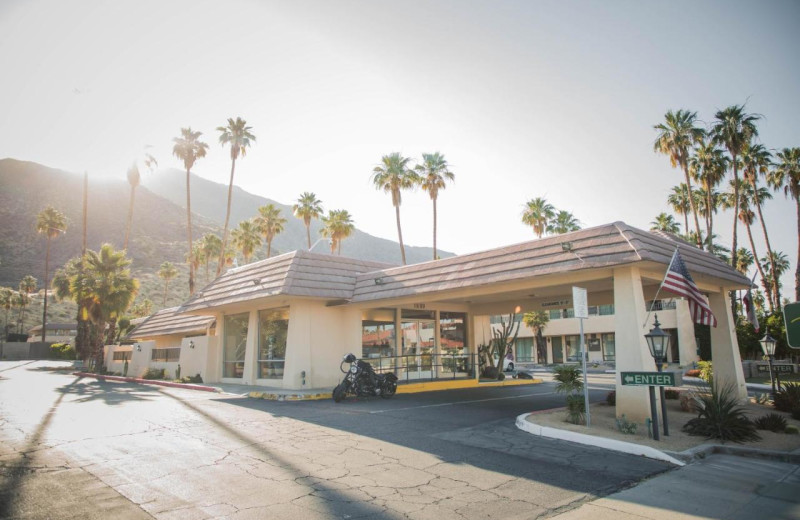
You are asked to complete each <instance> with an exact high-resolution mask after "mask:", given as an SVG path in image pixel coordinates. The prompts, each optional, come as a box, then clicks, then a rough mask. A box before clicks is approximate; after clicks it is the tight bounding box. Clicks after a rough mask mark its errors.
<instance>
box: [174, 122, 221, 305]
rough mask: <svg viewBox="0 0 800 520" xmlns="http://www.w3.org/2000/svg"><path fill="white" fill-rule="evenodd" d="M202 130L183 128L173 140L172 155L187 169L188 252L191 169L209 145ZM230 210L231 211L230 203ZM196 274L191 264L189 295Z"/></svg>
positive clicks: (190, 220) (190, 236) (190, 212)
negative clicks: (204, 140) (205, 141)
mask: <svg viewBox="0 0 800 520" xmlns="http://www.w3.org/2000/svg"><path fill="white" fill-rule="evenodd" d="M201 135H203V133H202V132H193V131H192V129H191V127H187V128H181V135H180V137H174V138H173V139H172V142H173V143H175V144H174V145H173V146H172V155H174V156H175V157H177V158H178V159H180V160H181V161H183V167H184V168H185V169H186V243H187V244H188V246H189V249H188V252H189V254H191V252H192V247H193V245H192V244H193V242H194V241H193V239H192V197H191V191H190V189H189V181H190V179H191V171H192V167H193V166H194V163H195V162H196V161H197V159H200V158H202V157H205V156H206V151H207V150H208V145H207V144H206V143H204V142H202V141H201V140H200V136H201ZM228 211H230V204H229V208H228ZM194 274H195V270H194V268H193V267H192V266H191V265H190V266H189V296H191V295H193V294H194Z"/></svg>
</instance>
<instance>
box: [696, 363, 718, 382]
mask: <svg viewBox="0 0 800 520" xmlns="http://www.w3.org/2000/svg"><path fill="white" fill-rule="evenodd" d="M697 367H698V368H699V369H700V379H702V380H703V381H705V382H706V383H708V384H709V385H710V384H712V383H713V382H714V367H713V366H712V365H711V361H698V362H697Z"/></svg>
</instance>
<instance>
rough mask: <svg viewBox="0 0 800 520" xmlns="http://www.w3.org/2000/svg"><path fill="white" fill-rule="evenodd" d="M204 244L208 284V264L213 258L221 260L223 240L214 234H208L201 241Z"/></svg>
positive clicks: (204, 261) (204, 260)
mask: <svg viewBox="0 0 800 520" xmlns="http://www.w3.org/2000/svg"><path fill="white" fill-rule="evenodd" d="M201 240H202V243H203V263H205V266H206V283H208V263H209V262H210V261H211V259H212V258H217V259H218V258H219V252H220V250H221V249H222V239H221V238H219V237H218V236H217V235H215V234H214V233H206V234H205V235H203V238H202V239H201Z"/></svg>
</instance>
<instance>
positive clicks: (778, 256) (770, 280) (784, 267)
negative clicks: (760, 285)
mask: <svg viewBox="0 0 800 520" xmlns="http://www.w3.org/2000/svg"><path fill="white" fill-rule="evenodd" d="M772 257H773V258H774V259H775V270H774V271H773V270H772V267H771V264H770V262H769V258H768V257H767V256H764V257H762V258H761V263H763V264H764V270H765V271H766V272H767V277H766V279H765V282H764V284H765V287H766V286H769V287H774V286H775V285H776V284H775V281H776V280H777V286H778V287H779V288H780V287H781V276H783V273H785V272H786V271H788V270H789V267H790V265H789V258H787V257H786V255H785V254H783V253H782V252H780V251H772Z"/></svg>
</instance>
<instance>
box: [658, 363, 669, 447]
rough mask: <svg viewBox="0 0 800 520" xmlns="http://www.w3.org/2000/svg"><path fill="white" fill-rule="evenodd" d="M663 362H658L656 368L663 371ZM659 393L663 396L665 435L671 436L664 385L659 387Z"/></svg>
mask: <svg viewBox="0 0 800 520" xmlns="http://www.w3.org/2000/svg"><path fill="white" fill-rule="evenodd" d="M661 365H662V363H656V370H658V371H659V372H661ZM658 395H659V397H660V398H661V419H662V420H663V421H664V437H669V421H668V420H667V400H666V399H665V398H664V387H663V386H659V387H658Z"/></svg>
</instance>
